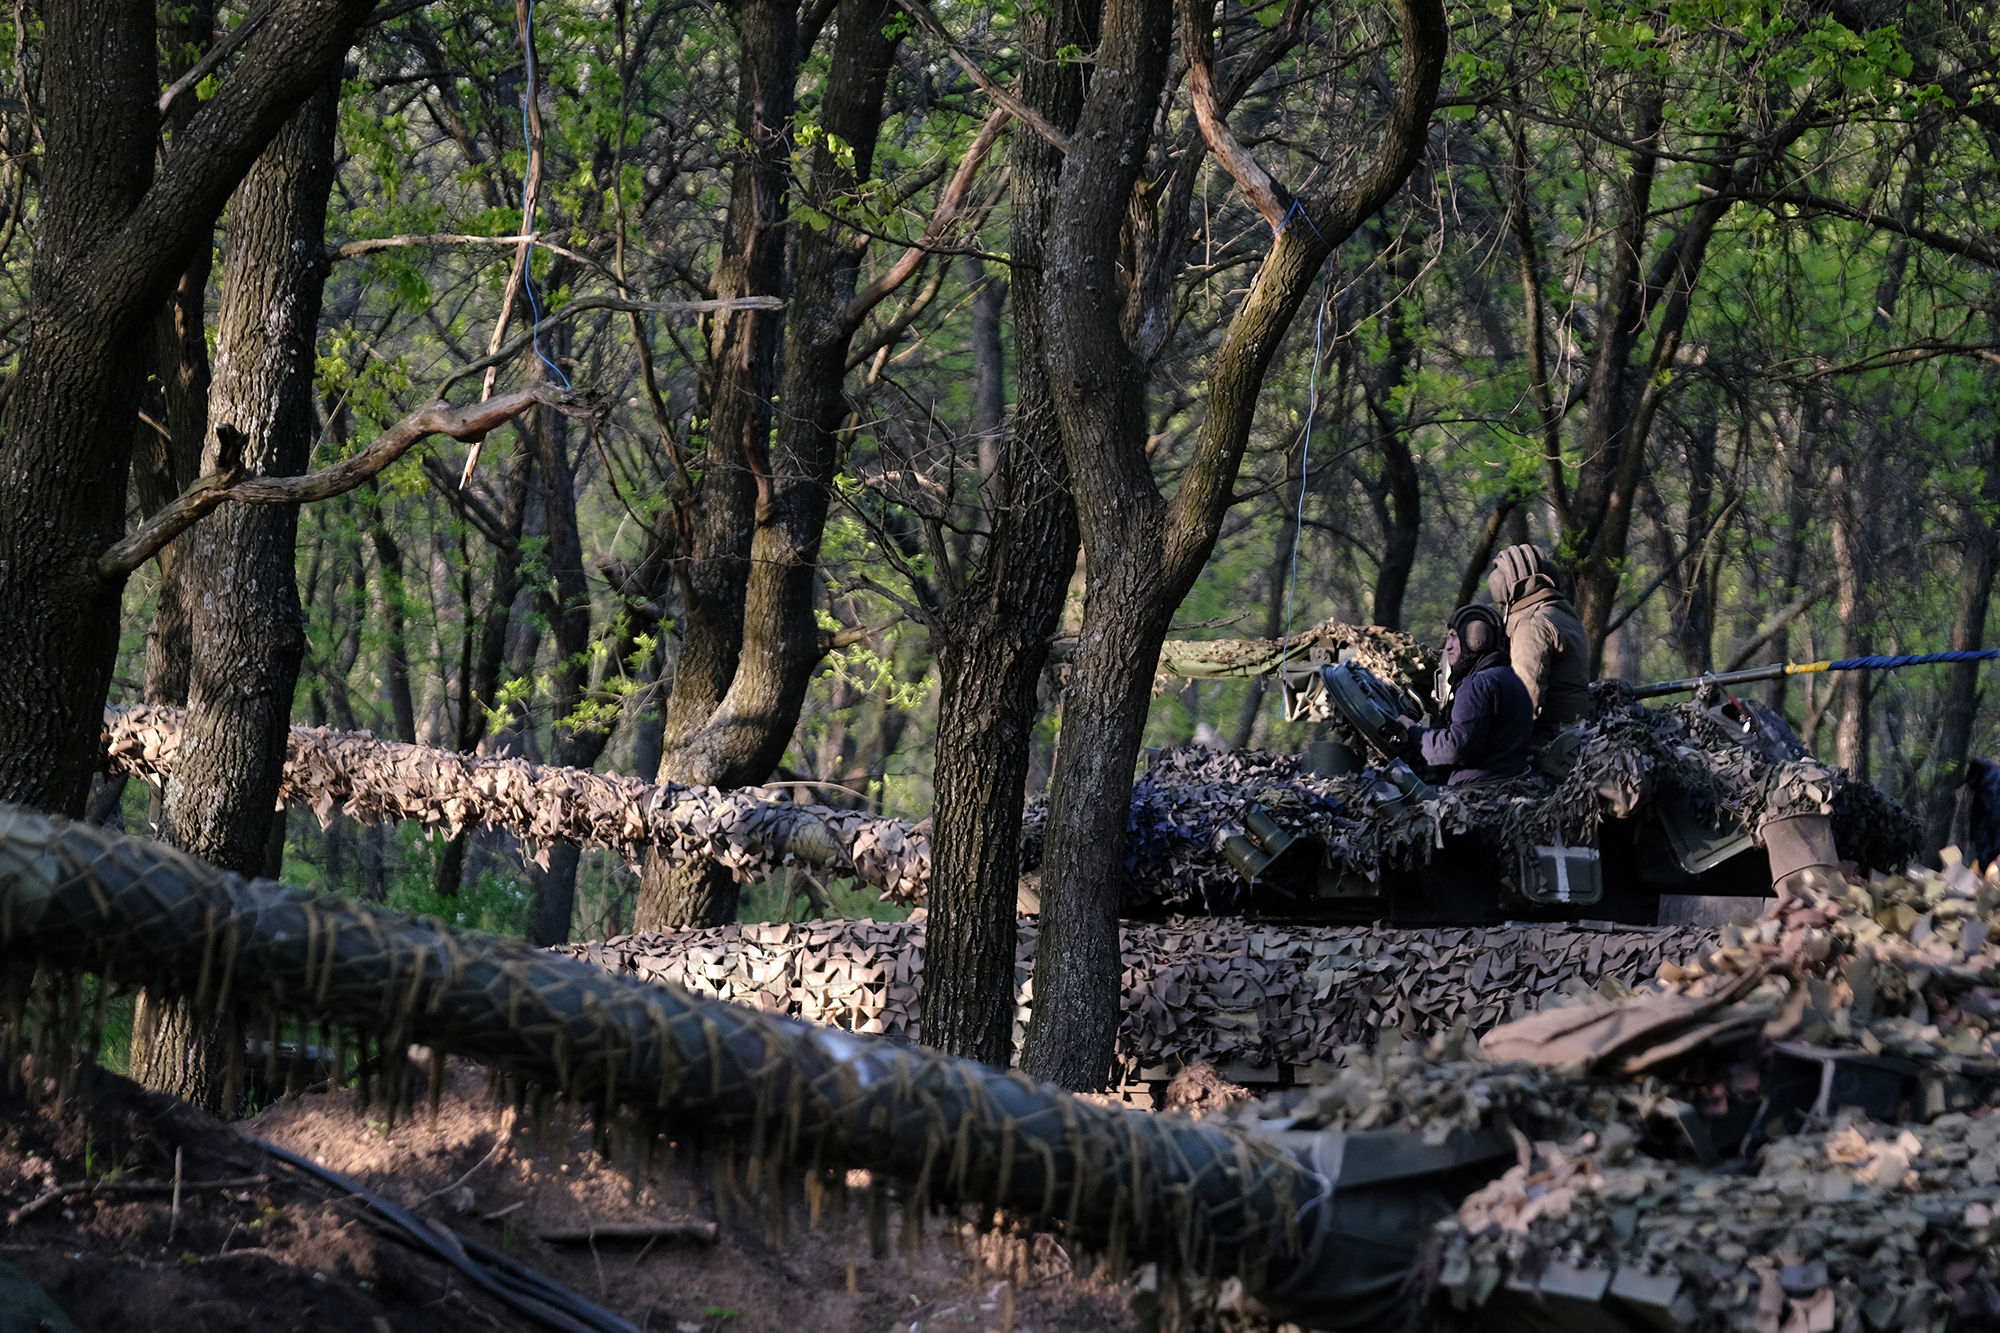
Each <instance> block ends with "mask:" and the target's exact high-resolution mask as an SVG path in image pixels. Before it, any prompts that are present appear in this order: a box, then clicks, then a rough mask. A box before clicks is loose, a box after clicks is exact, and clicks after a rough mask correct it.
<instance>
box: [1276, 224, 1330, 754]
mask: <svg viewBox="0 0 2000 1333" xmlns="http://www.w3.org/2000/svg"><path fill="white" fill-rule="evenodd" d="M1292 209H1293V211H1294V212H1296V213H1298V215H1299V216H1300V217H1303V218H1305V220H1306V225H1307V226H1308V227H1312V228H1313V235H1315V236H1318V235H1319V228H1318V227H1313V220H1312V218H1311V216H1310V215H1308V214H1307V213H1306V212H1305V210H1304V209H1301V208H1300V207H1299V203H1298V200H1296V199H1294V200H1293V201H1292ZM1290 220H1291V214H1290V213H1287V214H1286V215H1285V221H1287V222H1289V221H1290ZM1320 239H1321V240H1322V241H1324V240H1325V239H1326V238H1325V237H1323V236H1322V237H1320ZM1332 257H1333V252H1332V250H1330V249H1329V250H1328V251H1327V258H1328V259H1331V258H1332ZM1332 294H1333V269H1332V267H1331V266H1329V267H1328V268H1327V271H1326V283H1325V285H1324V286H1322V287H1321V289H1320V294H1319V314H1318V315H1317V316H1315V317H1314V319H1313V359H1312V371H1311V373H1310V374H1309V375H1308V376H1307V379H1306V432H1305V438H1304V439H1303V440H1302V441H1300V444H1299V506H1298V512H1296V513H1294V514H1293V515H1292V575H1291V580H1290V582H1289V583H1287V584H1286V586H1285V637H1284V638H1283V639H1282V640H1280V641H1279V644H1278V669H1279V670H1280V671H1283V670H1284V668H1285V657H1286V656H1287V655H1288V654H1289V653H1290V652H1291V650H1292V601H1293V599H1294V598H1295V597H1297V596H1298V591H1299V538H1300V537H1302V536H1303V535H1304V534H1305V529H1306V481H1307V479H1308V477H1309V476H1310V475H1311V471H1312V442H1313V417H1314V416H1316V415H1317V414H1318V412H1319V363H1320V356H1321V349H1322V348H1323V347H1325V345H1326V307H1327V303H1328V301H1329V300H1330V299H1331V298H1332ZM1278 715H1279V717H1280V718H1282V717H1283V716H1284V696H1283V692H1282V691H1281V692H1280V694H1279V699H1278Z"/></svg>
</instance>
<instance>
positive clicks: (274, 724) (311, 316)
mask: <svg viewBox="0 0 2000 1333" xmlns="http://www.w3.org/2000/svg"><path fill="white" fill-rule="evenodd" d="M338 99H339V85H338V84H337V83H333V82H328V83H326V84H325V85H324V86H323V87H322V89H321V90H320V91H319V92H318V93H317V94H315V95H314V96H313V97H311V98H310V99H308V100H307V101H306V103H305V104H304V105H303V106H301V107H300V108H299V110H298V111H297V113H296V114H294V115H293V117H292V118H291V120H290V121H288V122H287V123H286V124H285V126H284V128H283V129H282V130H281V131H280V132H279V133H278V135H277V137H276V138H275V139H273V140H272V141H271V144H270V146H269V147H268V148H267V149H266V150H265V151H264V153H263V155H262V156H261V157H259V158H258V159H257V162H256V164H255V165H254V166H253V167H252V168H251V170H250V172H249V174H248V175H247V176H245V177H244V179H243V182H242V184H241V185H240V186H239V187H238V188H237V190H236V193H235V194H234V195H233V196H231V199H230V205H229V235H228V253H227V255H226V256H225V258H224V262H223V273H222V306H221V310H220V312H219V327H218V330H217V338H216V362H217V369H216V372H215V376H214V380H213V382H212V384H211V385H210V390H209V396H210V403H209V412H208V416H209V420H210V422H211V428H210V438H209V440H208V443H207V444H206V445H205V446H204V448H203V451H202V452H203V457H202V462H203V465H204V466H203V471H215V470H217V469H218V468H220V467H223V466H225V463H224V459H225V458H227V457H231V456H234V457H240V459H241V462H242V465H243V466H244V467H245V468H246V469H248V470H249V471H250V472H252V473H254V474H256V475H260V476H297V475H299V474H300V473H303V472H304V471H305V470H306V468H307V466H308V465H309V464H310V462H311V459H312V447H313V442H314V439H315V437H316V435H317V433H318V432H317V419H316V414H315V413H314V411H313V391H314V388H313V377H314V347H315V341H316V339H317V336H318V332H319V310H320V296H321V291H322V288H323V285H324V282H325V279H326V260H325V259H324V258H323V250H324V240H325V225H326V204H327V196H328V194H329V192H330V191H331V189H332V185H333V131H334V122H335V119H336V116H337V114H338V105H339V103H338ZM298 521H299V520H298V510H297V509H296V508H294V507H292V506H290V505H227V506H225V507H223V508H222V509H221V510H218V511H217V512H215V513H213V514H210V515H209V516H208V517H207V518H204V519H203V520H201V522H199V523H197V524H196V525H195V526H194V527H193V528H191V529H190V530H189V531H188V532H187V533H185V534H183V536H182V537H181V538H180V541H179V545H181V546H182V547H183V552H182V556H181V559H182V561H183V562H184V564H185V568H186V571H187V577H188V580H189V586H191V587H199V588H200V589H201V590H202V592H201V596H200V597H199V598H198V599H195V600H194V601H193V603H192V606H191V608H190V609H191V610H192V613H193V614H192V618H191V625H190V634H191V639H192V642H193V645H194V653H193V659H192V660H193V667H192V671H191V673H190V675H189V683H188V709H187V716H186V721H185V723H184V726H185V731H184V733H183V734H184V737H185V739H184V740H183V742H182V758H181V761H180V763H179V764H178V765H177V767H176V769H175V772H174V775H173V776H172V777H171V778H170V779H168V781H167V790H166V829H165V834H166V841H168V842H170V843H172V844H173V845H174V846H176V847H178V848H180V849H181V850H182V851H185V852H188V853H190V854H192V855H194V856H198V857H201V858H202V859H203V860H206V861H209V862H211V863H213V864H215V865H219V866H222V867H223V868H225V869H228V870H234V871H237V872H239V873H241V874H245V875H251V876H255V875H261V874H264V873H265V872H266V870H267V868H268V865H267V863H268V861H269V859H270V853H269V847H270V841H271V832H272V824H273V810H274V808H275V807H276V805H277V800H278V787H279V782H280V779H281V778H282V776H283V773H284V766H285V745H286V741H287V739H288V736H289V734H290V727H291V714H292V691H293V688H294V687H295V686H296V684H297V682H298V673H299V663H300V661H301V660H302V659H303V657H304V655H305V617H304V613H303V612H302V611H301V609H300V606H299V596H298V588H297V584H296V580H295V576H294V567H295V555H294V548H295V545H296V541H297V536H298ZM149 998H150V997H149ZM143 1007H144V1009H145V1011H146V1013H145V1018H146V1022H145V1024H143V1025H142V1026H143V1027H144V1028H145V1029H146V1031H147V1038H146V1040H144V1041H143V1042H135V1044H134V1048H133V1059H132V1066H131V1069H132V1077H133V1078H134V1079H136V1080H137V1081H138V1082H140V1083H142V1084H144V1085H146V1086H148V1087H152V1088H157V1089H161V1090H164V1091H167V1092H172V1093H174V1094H175V1095H177V1096H180V1097H182V1098H184V1099H186V1100H188V1101H190V1102H194V1103H195V1104H197V1105H200V1106H202V1107H203V1108H204V1109H206V1110H209V1111H212V1112H216V1113H218V1114H222V1113H227V1111H228V1110H229V1109H231V1108H229V1107H227V1106H226V1105H224V1104H223V1101H222V1098H223V1097H224V1095H225V1092H224V1084H225V1082H226V1079H225V1077H224V1075H223V1073H222V1072H221V1071H222V1069H223V1068H224V1067H225V1064H224V1062H225V1061H226V1057H227V1052H226V1050H225V1049H224V1048H223V1031H222V1028H221V1025H220V1024H218V1023H215V1022H206V1023H205V1022H203V1021H202V1020H200V1019H199V1018H198V1017H197V1016H195V1015H194V1014H192V1013H191V1012H189V1011H188V1008H187V1001H185V1000H179V1001H175V1002H173V1003H171V1004H166V1005H161V1004H160V1003H159V1002H158V1001H157V1000H154V1001H152V1002H151V1003H148V1004H147V1005H145V1006H143ZM204 1066H205V1067H204Z"/></svg>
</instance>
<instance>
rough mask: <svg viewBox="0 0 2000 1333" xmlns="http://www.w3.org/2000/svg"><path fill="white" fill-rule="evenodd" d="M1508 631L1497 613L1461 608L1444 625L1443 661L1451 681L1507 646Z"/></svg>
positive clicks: (1485, 608)
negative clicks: (1489, 654) (1482, 659)
mask: <svg viewBox="0 0 2000 1333" xmlns="http://www.w3.org/2000/svg"><path fill="white" fill-rule="evenodd" d="M1506 642H1507V630H1506V625H1505V622H1503V621H1502V620H1501V619H1500V613H1499V612H1498V611H1497V610H1495V609H1494V608H1492V607H1490V606H1487V605H1485V604H1483V603H1478V604H1474V605H1472V606H1461V607H1459V608H1458V610H1456V611H1454V612H1452V613H1451V619H1450V620H1449V621H1448V622H1446V625H1445V636H1444V659H1445V663H1446V666H1447V668H1448V669H1449V670H1450V672H1451V675H1452V679H1454V680H1456V679H1458V678H1459V677H1461V676H1463V675H1465V673H1466V672H1468V671H1470V670H1471V669H1472V664H1473V663H1474V662H1477V661H1478V660H1479V659H1480V658H1482V657H1484V656H1486V655H1487V654H1488V653H1491V652H1497V651H1499V650H1500V649H1501V648H1502V647H1504V646H1505V645H1506Z"/></svg>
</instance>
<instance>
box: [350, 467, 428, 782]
mask: <svg viewBox="0 0 2000 1333" xmlns="http://www.w3.org/2000/svg"><path fill="white" fill-rule="evenodd" d="M360 500H361V512H362V522H363V523H364V524H365V525H366V526H367V529H368V543H369V545H371V546H373V547H374V548H375V595H376V596H377V597H379V598H380V599H381V601H382V683H383V687H384V688H385V689H386V690H387V691H388V694H389V725H390V726H391V727H392V728H394V730H395V736H396V739H397V740H399V741H401V742H403V744H405V745H415V744H416V743H417V706H416V699H415V697H414V696H413V695H412V694H411V691H410V636H409V628H408V626H407V625H406V624H405V623H404V619H405V618H404V615H403V608H404V606H405V593H404V589H403V548H402V545H401V544H400V543H398V542H397V540H396V535H395V534H394V533H393V532H391V531H389V522H388V520H387V519H385V518H384V517H383V516H382V493H381V491H380V490H379V489H377V487H376V485H375V483H374V482H373V481H370V482H369V483H368V484H367V485H366V486H363V487H362V488H361V495H360Z"/></svg>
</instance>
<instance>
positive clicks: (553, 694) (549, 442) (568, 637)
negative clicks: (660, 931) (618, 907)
mask: <svg viewBox="0 0 2000 1333" xmlns="http://www.w3.org/2000/svg"><path fill="white" fill-rule="evenodd" d="M537 415H538V416H539V417H540V420H539V421H537V422H536V429H535V432H534V440H535V449H536V457H535V471H536V472H537V473H538V474H539V475H540V477H541V480H542V513H543V521H544V522H545V523H546V524H547V527H548V559H549V578H548V582H547V583H546V584H545V585H544V586H543V590H542V593H541V609H542V616H543V619H545V620H546V621H547V622H548V626H549V633H550V635H551V637H553V638H554V640H555V665H554V668H553V669H552V670H551V671H550V672H549V686H550V688H549V713H550V725H549V733H550V744H549V762H550V763H553V764H558V765H561V766H562V767H565V768H585V769H587V768H589V767H590V766H591V765H593V764H595V763H596V762H597V757H598V756H599V755H600V754H603V753H604V745H605V742H606V741H608V740H609V739H610V737H611V732H610V729H609V728H608V727H607V726H596V725H582V726H579V725H576V721H575V714H576V712H577V710H578V709H579V708H580V707H581V706H582V705H583V703H584V698H585V695H586V694H587V693H588V690H589V686H590V588H589V585H588V584H587V583H586V581H585V578H584V572H583V541H582V538H581V537H580V536H579V534H578V532H577V524H576V470H575V467H574V465H573V464H572V463H571V461H570V456H569V430H568V420H567V419H566V418H565V417H563V416H562V414H561V413H558V412H546V411H545V412H540V413H538V414H537ZM578 863H579V855H578V850H577V847H576V845H575V844H574V843H557V844H554V845H553V846H551V847H550V848H549V857H548V868H547V869H546V870H542V871H539V873H534V874H531V876H530V878H531V880H532V881H533V882H534V886H535V911H534V917H533V920H532V922H531V924H530V926H529V930H528V938H529V940H530V941H531V942H533V943H535V944H540V945H550V944H562V943H564V942H566V941H567V940H568V939H569V928H570V918H571V917H572V916H573V915H574V914H575V910H576V871H577V865H578Z"/></svg>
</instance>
